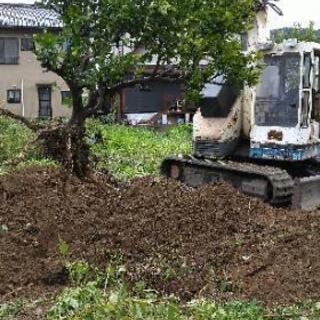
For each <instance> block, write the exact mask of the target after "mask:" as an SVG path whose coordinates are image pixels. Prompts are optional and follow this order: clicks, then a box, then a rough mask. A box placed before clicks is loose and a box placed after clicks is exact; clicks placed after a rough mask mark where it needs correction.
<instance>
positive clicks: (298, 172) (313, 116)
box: [161, 0, 320, 210]
mask: <svg viewBox="0 0 320 320" xmlns="http://www.w3.org/2000/svg"><path fill="white" fill-rule="evenodd" d="M270 2H271V1H265V0H260V3H261V5H260V6H259V8H258V10H257V16H256V23H255V26H254V28H253V29H252V30H251V31H250V32H249V34H248V37H247V47H248V50H252V49H255V50H260V51H262V52H263V56H264V69H263V72H262V74H261V78H260V81H259V83H258V85H257V86H256V87H252V88H249V87H246V88H244V89H242V90H241V91H240V90H236V89H235V88H232V87H231V86H226V85H225V86H217V85H211V84H208V85H207V86H206V87H205V88H204V90H203V98H202V100H201V102H200V108H199V110H198V111H197V113H196V115H195V116H194V129H193V155H191V156H188V157H176V158H168V159H165V160H164V161H163V163H162V168H161V170H162V173H163V174H164V175H166V176H167V177H171V178H174V179H178V180H181V181H183V182H184V183H186V184H188V185H190V186H193V187H197V186H199V185H202V184H205V183H210V182H214V181H217V180H225V181H228V182H230V183H231V184H233V185H234V186H235V187H236V188H238V189H240V190H241V191H242V192H244V193H246V194H249V195H252V196H256V197H259V198H262V199H263V200H265V201H267V202H269V203H271V204H273V205H276V206H290V207H292V208H294V209H302V210H314V209H316V208H319V207H320V163H319V162H318V161H319V159H320V44H317V43H305V42H301V43H299V42H297V41H296V40H294V39H293V40H288V41H286V42H284V43H282V44H279V45H277V44H273V43H271V42H270V41H269V38H270V32H269V31H268V5H271V6H272V8H273V9H275V10H276V11H277V12H278V13H280V10H279V8H278V7H276V6H275V4H274V3H272V2H271V3H270Z"/></svg>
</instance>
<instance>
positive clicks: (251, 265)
mask: <svg viewBox="0 0 320 320" xmlns="http://www.w3.org/2000/svg"><path fill="white" fill-rule="evenodd" d="M1 226H5V227H2V228H1ZM59 238H60V239H63V240H64V241H66V242H67V243H68V244H69V245H70V248H71V255H72V258H73V259H86V260H88V261H89V262H90V263H93V264H95V265H98V266H105V265H106V264H107V263H108V261H109V260H110V257H111V256H112V255H114V254H118V255H121V256H122V257H123V258H124V261H125V262H126V264H127V267H128V269H129V280H130V281H132V282H134V281H139V280H144V281H145V282H146V284H147V285H148V287H152V288H154V289H157V290H158V291H160V292H162V293H165V294H169V293H174V294H176V295H178V296H180V297H181V298H182V299H184V300H189V299H192V298H196V297H200V296H208V297H211V298H212V299H217V300H228V299H254V298H255V299H257V300H259V301H261V302H262V303H264V304H268V305H272V304H275V303H277V304H287V303H292V302H297V301H299V300H306V299H318V298H319V295H320V256H319V252H320V215H319V213H318V212H314V213H303V212H290V211H287V210H284V209H274V208H271V207H270V206H268V205H266V204H264V203H262V202H261V201H259V200H256V199H252V198H250V197H247V196H245V195H243V194H241V193H239V192H237V191H236V190H235V189H233V188H232V187H230V186H229V185H227V184H217V185H209V186H203V187H202V188H200V189H197V190H193V189H189V188H187V187H186V186H184V185H182V184H180V183H178V182H176V181H167V180H165V179H160V178H152V177H148V178H141V179H136V180H134V181H133V182H132V183H131V184H130V185H128V186H125V187H124V186H123V187H121V188H119V187H116V186H115V185H114V184H112V182H111V181H110V178H109V177H108V176H103V175H97V176H96V177H95V178H94V179H92V180H88V181H85V182H81V181H79V180H78V179H76V178H73V177H69V178H68V179H66V177H65V176H64V175H63V174H62V173H61V172H60V171H59V170H58V169H52V168H51V169H49V168H47V169H44V168H31V169H25V170H22V171H20V172H18V173H15V174H13V175H8V176H3V177H1V178H0V284H1V285H0V296H1V297H2V300H7V299H9V298H11V297H13V296H21V295H24V296H31V297H33V298H34V297H37V296H39V295H40V294H42V293H44V292H48V291H53V292H54V291H55V290H57V289H59V288H61V287H63V286H64V285H65V283H66V281H67V276H66V274H65V272H64V269H63V264H62V259H61V256H60V255H59V252H58V249H57V247H58V242H59Z"/></svg>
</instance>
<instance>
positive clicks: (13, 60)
mask: <svg viewBox="0 0 320 320" xmlns="http://www.w3.org/2000/svg"><path fill="white" fill-rule="evenodd" d="M18 62H19V41H18V39H17V38H0V64H18Z"/></svg>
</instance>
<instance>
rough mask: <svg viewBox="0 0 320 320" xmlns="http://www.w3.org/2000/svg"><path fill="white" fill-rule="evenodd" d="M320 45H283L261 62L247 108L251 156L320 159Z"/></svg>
mask: <svg viewBox="0 0 320 320" xmlns="http://www.w3.org/2000/svg"><path fill="white" fill-rule="evenodd" d="M319 77H320V45H319V44H316V43H295V44H292V41H291V43H290V42H289V43H283V44H281V45H277V46H276V47H275V48H274V49H273V50H272V51H271V52H268V53H267V54H266V55H265V57H264V69H263V71H262V74H261V78H260V81H259V84H258V86H257V88H256V90H255V99H254V102H253V105H252V129H251V132H250V157H251V158H254V159H266V160H278V161H304V160H308V159H313V158H318V157H319V154H320V131H319V127H320V81H319Z"/></svg>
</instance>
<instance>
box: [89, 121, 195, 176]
mask: <svg viewBox="0 0 320 320" xmlns="http://www.w3.org/2000/svg"><path fill="white" fill-rule="evenodd" d="M191 130H192V129H191V125H179V126H175V127H172V128H170V129H167V130H162V131H159V130H155V129H152V128H143V127H130V126H124V125H116V124H113V125H104V124H103V123H102V122H98V121H90V122H89V123H88V130H87V131H88V136H89V137H90V136H91V137H92V136H94V135H95V134H97V133H100V135H99V136H100V137H101V138H100V139H99V140H98V141H95V140H94V141H95V143H92V144H91V151H92V153H93V154H94V155H95V156H96V159H97V161H98V162H97V168H98V169H100V170H101V169H107V170H110V171H111V173H112V174H113V175H114V176H115V177H116V178H119V179H128V178H129V179H130V178H134V177H137V176H143V175H158V174H159V168H160V164H161V161H162V160H163V159H164V158H165V157H168V156H178V155H180V154H182V155H188V154H191V147H192V143H191V140H192V139H191Z"/></svg>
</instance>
